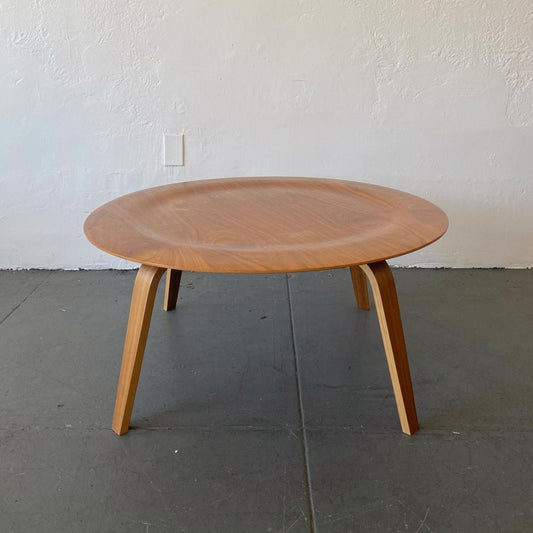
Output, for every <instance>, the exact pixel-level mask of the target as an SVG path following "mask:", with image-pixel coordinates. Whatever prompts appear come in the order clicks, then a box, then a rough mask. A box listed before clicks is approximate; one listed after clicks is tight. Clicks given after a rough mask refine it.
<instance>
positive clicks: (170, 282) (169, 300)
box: [163, 268, 182, 311]
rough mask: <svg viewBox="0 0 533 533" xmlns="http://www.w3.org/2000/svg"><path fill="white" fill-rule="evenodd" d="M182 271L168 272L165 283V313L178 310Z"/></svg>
mask: <svg viewBox="0 0 533 533" xmlns="http://www.w3.org/2000/svg"><path fill="white" fill-rule="evenodd" d="M181 272H182V271H181V270H173V269H172V268H169V269H168V270H167V275H166V281H165V300H164V302H163V309H164V310H165V311H172V310H174V309H176V303H177V301H178V292H179V290H180V281H181Z"/></svg>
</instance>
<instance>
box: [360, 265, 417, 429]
mask: <svg viewBox="0 0 533 533" xmlns="http://www.w3.org/2000/svg"><path fill="white" fill-rule="evenodd" d="M361 268H362V270H363V272H364V273H365V274H366V275H367V277H368V280H369V281H370V286H371V287H372V292H373V294H374V301H375V303H376V310H377V314H378V319H379V325H380V328H381V336H382V337H383V344H384V346H385V354H386V355H387V363H388V365H389V372H390V376H391V380H392V387H393V389H394V396H395V398H396V405H397V407H398V415H399V416H400V422H401V425H402V430H403V432H404V433H407V434H408V435H412V434H413V433H416V431H417V430H418V419H417V416H416V406H415V400H414V396H413V385H412V383H411V374H410V372H409V362H408V360H407V350H406V347H405V338H404V335H403V327H402V320H401V317H400V308H399V306H398V296H397V295H396V286H395V284H394V278H393V276H392V272H391V269H390V268H389V265H388V264H387V263H386V262H385V261H380V262H378V263H370V264H368V265H361Z"/></svg>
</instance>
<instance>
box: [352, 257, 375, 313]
mask: <svg viewBox="0 0 533 533" xmlns="http://www.w3.org/2000/svg"><path fill="white" fill-rule="evenodd" d="M350 274H351V275H352V284H353V291H354V293H355V299H356V301H357V307H359V309H365V310H366V311H368V310H369V309H370V300H369V299H368V285H367V284H366V276H365V274H364V272H363V271H362V269H361V267H360V266H359V265H355V266H351V267H350Z"/></svg>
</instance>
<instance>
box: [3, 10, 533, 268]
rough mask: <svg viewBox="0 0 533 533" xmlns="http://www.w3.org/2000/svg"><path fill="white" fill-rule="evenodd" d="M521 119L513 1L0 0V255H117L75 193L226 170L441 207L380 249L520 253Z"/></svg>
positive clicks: (531, 256)
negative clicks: (432, 234)
mask: <svg viewBox="0 0 533 533" xmlns="http://www.w3.org/2000/svg"><path fill="white" fill-rule="evenodd" d="M532 127H533V3H532V2H531V0H486V1H481V0H462V1H460V0H446V1H437V0H418V1H416V0H389V1H384V0H366V1H365V0H271V1H269V2H265V1H264V0H228V1H223V0H216V1H215V0H150V1H143V0H130V1H126V0H107V1H104V0H91V1H89V0H48V1H47V0H34V1H30V0H1V1H0V268H18V267H23V268H26V267H51V268H55V267H57V268H77V267H84V268H91V267H97V268H98V267H110V266H111V267H124V266H126V265H127V263H125V262H122V261H120V260H118V259H114V258H112V257H110V256H108V255H106V254H103V253H100V252H99V251H98V250H96V249H94V248H93V247H92V246H91V245H89V244H88V243H87V242H86V241H85V239H84V237H83V234H82V224H83V221H84V219H85V217H86V216H87V215H88V213H89V212H90V211H91V210H92V209H94V208H95V207H97V206H98V205H100V204H101V203H103V202H105V201H107V200H110V199H111V198H114V197H116V196H118V195H120V194H123V193H126V192H130V191H133V190H135V189H139V188H142V187H148V186H152V185H157V184H163V183H168V182H173V181H182V180H191V179H200V178H204V177H216V176H230V175H235V176H242V175H310V176H331V177H338V178H346V179H357V180H362V181H370V182H375V183H378V184H383V185H388V186H392V187H397V188H400V189H404V190H406V191H409V192H412V193H415V194H419V195H421V196H423V197H425V198H428V199H430V200H432V201H434V202H435V203H437V204H438V205H440V206H441V207H443V208H444V209H445V210H446V211H447V212H448V214H449V217H450V220H451V226H450V230H449V233H448V234H447V236H445V237H444V239H442V240H441V241H439V242H438V243H436V244H435V245H433V246H431V247H429V248H427V249H425V250H423V251H420V252H417V253H415V254H412V255H410V256H406V257H404V258H402V259H398V260H395V261H394V263H396V264H403V265H406V264H409V265H415V264H416V265H424V266H434V265H445V266H471V265H475V266H508V267H521V266H531V265H533V188H532V174H533V149H532V148H533V142H532V141H533V129H532ZM164 132H168V133H181V132H183V133H185V148H186V153H185V158H186V165H185V166H184V167H182V168H177V167H174V168H165V167H163V166H162V154H161V152H162V135H163V133H164Z"/></svg>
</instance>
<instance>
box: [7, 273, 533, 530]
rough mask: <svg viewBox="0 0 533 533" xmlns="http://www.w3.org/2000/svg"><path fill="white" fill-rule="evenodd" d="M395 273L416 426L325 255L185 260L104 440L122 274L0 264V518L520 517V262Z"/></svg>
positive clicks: (10, 524) (512, 524)
mask: <svg viewBox="0 0 533 533" xmlns="http://www.w3.org/2000/svg"><path fill="white" fill-rule="evenodd" d="M395 277H396V281H397V285H398V294H399V298H400V305H401V308H402V315H403V320H404V328H405V334H406V340H407V346H408V351H409V357H410V362H411V372H412V376H413V383H414V389H415V396H416V400H417V404H418V414H419V419H420V423H421V429H420V431H419V433H417V434H416V435H415V436H413V437H408V436H405V435H403V434H402V433H401V431H400V426H399V422H398V419H397V414H396V409H395V404H394V398H393V395H392V389H391V385H390V380H389V377H388V373H387V368H386V362H385V356H384V353H383V348H382V345H381V338H380V334H379V328H378V324H377V319H376V315H375V311H374V310H371V311H370V312H365V311H361V310H359V309H357V307H356V305H355V302H354V297H353V292H352V288H351V285H350V279H349V274H348V272H347V271H346V270H338V271H334V272H316V273H307V274H294V275H290V276H288V277H287V276H284V275H274V276H222V275H206V274H191V273H184V276H183V280H182V289H181V293H180V299H179V304H178V305H179V308H178V310H176V311H175V312H170V313H165V312H164V311H162V309H161V300H162V295H161V294H159V297H158V300H157V306H156V309H155V311H154V316H153V319H152V328H151V331H150V337H149V340H148V346H147V350H146V356H145V362H144V367H143V372H142V375H141V381H140V385H139V390H138V393H137V400H136V404H135V408H134V412H133V418H132V425H133V429H132V430H130V432H129V433H128V434H127V435H125V436H123V437H117V436H116V435H115V434H114V433H112V432H111V430H110V429H109V424H110V419H111V415H112V409H113V405H114V395H115V386H116V381H117V377H118V370H119V364H120V358H121V350H122V342H123V336H124V332H125V327H126V320H127V312H128V306H129V298H130V294H131V288H132V285H133V279H134V273H133V272H83V271H82V272H44V271H30V272H0V295H1V299H0V398H1V401H0V472H1V477H0V531H1V532H26V531H39V532H48V531H50V532H63V531H68V532H79V531H91V532H121V531H128V532H136V531H138V532H142V533H145V532H152V533H153V532H156V531H186V532H189V531H190V532H226V531H227V532H241V531H242V532H248V531H250V532H256V531H265V532H269V531H271V532H278V531H291V532H302V531H320V532H343V533H344V532H350V531H353V532H360V531H365V532H366V531H372V532H413V533H419V532H477V531H479V532H484V533H487V532H512V533H518V532H531V531H533V357H532V356H533V350H532V344H533V343H532V333H531V331H532V326H533V320H532V319H533V304H532V302H533V271H503V270H396V271H395ZM291 324H292V326H291ZM300 400H301V405H302V406H303V413H302V412H300V411H301V410H300V406H299V403H300ZM302 419H303V422H304V424H303V425H302Z"/></svg>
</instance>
